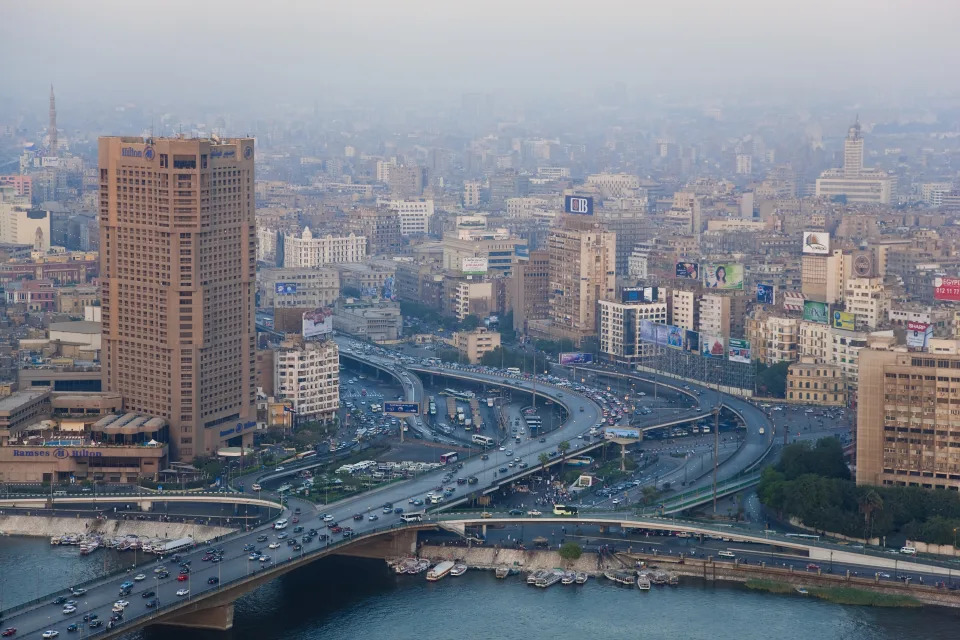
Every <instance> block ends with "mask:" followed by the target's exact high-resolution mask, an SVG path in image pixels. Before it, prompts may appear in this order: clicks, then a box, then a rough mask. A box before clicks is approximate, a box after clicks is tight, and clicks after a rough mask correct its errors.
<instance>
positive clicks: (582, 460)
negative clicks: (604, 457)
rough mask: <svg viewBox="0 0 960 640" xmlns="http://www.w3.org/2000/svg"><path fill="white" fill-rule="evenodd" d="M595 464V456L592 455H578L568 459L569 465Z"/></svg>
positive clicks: (584, 465)
mask: <svg viewBox="0 0 960 640" xmlns="http://www.w3.org/2000/svg"><path fill="white" fill-rule="evenodd" d="M592 464H593V458H591V457H590V456H577V457H576V458H570V459H569V460H567V466H568V467H589V466H590V465H592Z"/></svg>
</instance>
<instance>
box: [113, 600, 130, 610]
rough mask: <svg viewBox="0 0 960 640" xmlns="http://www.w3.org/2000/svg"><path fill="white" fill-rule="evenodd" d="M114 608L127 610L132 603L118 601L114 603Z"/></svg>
mask: <svg viewBox="0 0 960 640" xmlns="http://www.w3.org/2000/svg"><path fill="white" fill-rule="evenodd" d="M113 606H115V607H120V608H121V609H126V608H127V607H129V606H130V602H129V601H127V600H117V601H116V602H114V603H113Z"/></svg>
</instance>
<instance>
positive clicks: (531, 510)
mask: <svg viewBox="0 0 960 640" xmlns="http://www.w3.org/2000/svg"><path fill="white" fill-rule="evenodd" d="M527 515H528V516H533V517H537V516H542V515H543V514H542V513H540V512H539V511H537V510H536V509H530V511H527Z"/></svg>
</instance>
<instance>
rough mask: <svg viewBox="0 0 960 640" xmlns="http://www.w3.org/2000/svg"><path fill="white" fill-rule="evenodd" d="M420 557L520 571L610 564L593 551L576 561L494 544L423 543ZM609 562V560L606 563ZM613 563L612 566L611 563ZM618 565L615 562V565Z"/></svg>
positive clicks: (586, 569)
mask: <svg viewBox="0 0 960 640" xmlns="http://www.w3.org/2000/svg"><path fill="white" fill-rule="evenodd" d="M420 556H421V557H423V558H429V559H431V560H435V561H440V560H459V561H461V562H463V563H464V564H466V565H467V566H468V567H470V568H473V569H496V568H497V567H510V568H511V569H517V570H523V571H537V570H539V569H554V568H562V569H568V570H570V571H584V572H587V573H596V572H597V571H601V570H602V569H607V568H610V566H602V567H601V566H600V565H598V556H597V554H595V553H584V554H583V555H582V556H580V558H579V559H578V560H577V561H576V562H567V561H566V560H564V559H563V558H561V557H560V554H559V553H557V552H556V551H535V550H531V551H519V550H517V549H496V548H494V547H471V548H468V547H458V546H451V547H441V546H436V545H423V546H422V547H420ZM606 564H609V563H606ZM611 566H612V565H611ZM620 566H621V565H619V564H616V567H615V568H618V569H619V568H620Z"/></svg>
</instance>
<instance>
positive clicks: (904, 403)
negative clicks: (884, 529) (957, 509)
mask: <svg viewBox="0 0 960 640" xmlns="http://www.w3.org/2000/svg"><path fill="white" fill-rule="evenodd" d="M958 349H960V344H957V343H954V346H953V349H950V350H952V351H953V353H938V354H932V353H917V352H914V353H910V352H907V351H906V349H905V348H903V347H899V348H893V349H889V348H887V349H883V348H877V345H875V344H874V343H873V342H871V344H870V348H867V349H864V350H863V351H861V352H860V390H859V402H858V406H857V484H873V485H888V486H889V485H895V486H912V487H924V488H937V489H952V490H954V491H957V490H960V415H957V412H956V409H954V407H955V406H956V405H955V403H954V402H953V400H956V399H958V398H960V355H957V351H958Z"/></svg>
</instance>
